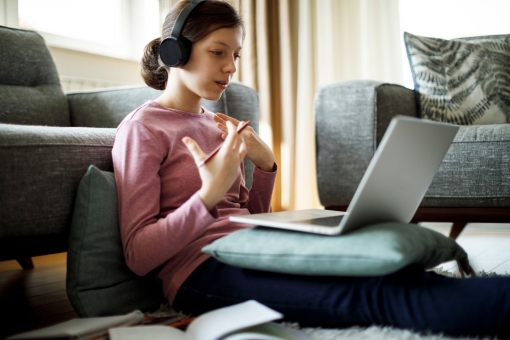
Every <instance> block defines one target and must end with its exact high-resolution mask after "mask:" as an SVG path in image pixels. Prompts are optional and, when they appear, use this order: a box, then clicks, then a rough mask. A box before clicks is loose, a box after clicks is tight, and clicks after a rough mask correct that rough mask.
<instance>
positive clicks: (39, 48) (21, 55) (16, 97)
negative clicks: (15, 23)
mask: <svg viewBox="0 0 510 340" xmlns="http://www.w3.org/2000/svg"><path fill="white" fill-rule="evenodd" d="M0 123H10V124H25V125H50V126H69V125H70V119H69V110H68V106H67V100H66V97H65V95H64V93H63V91H62V88H61V86H60V80H59V77H58V73H57V69H56V67H55V64H54V62H53V59H52V57H51V55H50V51H49V50H48V48H47V47H46V43H45V42H44V39H43V38H42V37H41V36H40V35H39V34H38V33H36V32H33V31H28V30H22V29H15V28H10V27H5V26H0Z"/></svg>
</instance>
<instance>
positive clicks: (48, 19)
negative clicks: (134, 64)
mask: <svg viewBox="0 0 510 340" xmlns="http://www.w3.org/2000/svg"><path fill="white" fill-rule="evenodd" d="M7 1H9V2H11V3H12V0H7ZM11 15H12V14H11ZM17 16H18V21H17V24H18V26H19V27H21V28H26V29H32V30H36V31H38V32H39V33H40V34H41V35H42V36H43V37H44V39H45V40H46V43H47V44H48V45H50V46H55V47H61V48H67V49H72V50H78V51H83V52H88V53H94V54H100V55H106V56H111V57H115V58H122V59H128V60H136V61H138V60H140V57H141V55H142V52H143V47H144V46H145V44H146V43H148V42H149V41H150V40H152V39H154V38H155V37H157V36H159V34H160V27H159V1H158V0H87V1H83V0H17ZM9 22H12V20H9Z"/></svg>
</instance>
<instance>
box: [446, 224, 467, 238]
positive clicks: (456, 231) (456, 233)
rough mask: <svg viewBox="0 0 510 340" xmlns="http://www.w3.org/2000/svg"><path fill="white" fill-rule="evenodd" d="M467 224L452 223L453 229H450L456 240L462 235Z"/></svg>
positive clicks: (452, 236) (451, 235)
mask: <svg viewBox="0 0 510 340" xmlns="http://www.w3.org/2000/svg"><path fill="white" fill-rule="evenodd" d="M466 225H467V223H466V222H456V223H454V224H453V225H452V229H450V237H451V238H453V239H454V240H455V239H457V237H458V236H459V235H460V233H461V232H462V230H464V227H465V226H466Z"/></svg>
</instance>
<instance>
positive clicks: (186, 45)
mask: <svg viewBox="0 0 510 340" xmlns="http://www.w3.org/2000/svg"><path fill="white" fill-rule="evenodd" d="M205 1H207V0H191V1H190V2H189V3H188V4H187V5H186V6H184V8H183V9H182V11H181V13H179V15H178V16H177V19H176V20H175V23H174V27H173V28H172V33H171V34H170V36H169V37H167V38H164V39H163V41H161V44H160V45H159V56H160V58H161V61H163V63H164V64H165V65H166V66H169V67H177V66H182V65H184V64H186V62H187V61H188V59H189V56H190V54H191V41H189V40H188V39H186V38H185V37H183V36H182V35H181V33H182V29H183V28H184V25H185V24H186V21H187V20H188V17H189V16H190V15H191V13H193V11H194V10H195V9H197V8H198V6H199V5H200V4H201V3H203V2H205Z"/></svg>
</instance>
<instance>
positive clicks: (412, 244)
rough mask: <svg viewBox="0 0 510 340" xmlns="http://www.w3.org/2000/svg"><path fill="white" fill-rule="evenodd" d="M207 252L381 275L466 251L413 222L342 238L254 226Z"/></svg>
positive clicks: (281, 268)
mask: <svg viewBox="0 0 510 340" xmlns="http://www.w3.org/2000/svg"><path fill="white" fill-rule="evenodd" d="M202 251H203V252H205V253H207V254H210V255H211V256H213V257H214V258H216V259H217V260H219V261H221V262H224V263H227V264H229V265H232V266H236V267H242V268H250V269H257V270H265V271H271V272H280V273H289V274H302V275H338V276H375V275H386V274H390V273H393V272H396V271H398V270H399V269H402V268H404V267H406V266H408V265H410V264H420V265H422V266H423V267H424V268H426V269H429V268H433V267H435V266H437V265H438V264H440V263H442V262H446V261H450V260H459V262H460V264H461V265H462V267H463V269H464V271H466V272H469V262H468V257H467V254H466V252H465V251H464V250H463V249H462V248H461V247H460V246H459V245H458V244H457V243H456V242H455V240H453V239H451V238H448V237H446V236H444V235H442V234H440V233H438V232H435V231H433V230H430V229H426V228H423V227H420V226H417V225H413V224H404V223H384V224H377V225H372V226H368V227H365V228H362V229H358V230H355V231H353V232H351V233H348V234H346V235H342V236H324V235H316V234H307V233H299V232H292V231H287V230H278V229H266V228H260V227H254V228H249V229H244V230H240V231H237V232H234V233H232V234H230V235H228V236H225V237H222V238H220V239H218V240H216V241H215V242H213V243H212V244H210V245H208V246H206V247H204V248H203V249H202Z"/></svg>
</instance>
